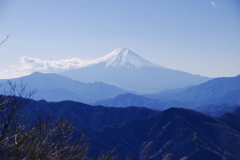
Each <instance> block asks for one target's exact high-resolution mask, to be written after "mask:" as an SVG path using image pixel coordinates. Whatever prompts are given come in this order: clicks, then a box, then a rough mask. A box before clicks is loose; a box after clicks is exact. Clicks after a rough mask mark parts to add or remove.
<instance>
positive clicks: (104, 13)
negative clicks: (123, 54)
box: [0, 0, 240, 79]
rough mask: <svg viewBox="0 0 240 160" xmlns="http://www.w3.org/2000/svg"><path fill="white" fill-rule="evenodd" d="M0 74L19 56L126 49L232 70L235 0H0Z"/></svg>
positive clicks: (237, 27) (200, 69)
mask: <svg viewBox="0 0 240 160" xmlns="http://www.w3.org/2000/svg"><path fill="white" fill-rule="evenodd" d="M9 34H11V36H10V37H9V38H8V39H7V41H5V42H4V43H2V45H1V46H0V57H1V58H0V61H1V63H0V79H3V78H13V77H19V76H22V75H26V74H29V73H30V72H31V71H32V70H33V69H32V68H31V66H24V65H25V64H23V63H20V62H19V61H20V60H21V58H22V57H23V56H24V55H25V56H27V57H29V58H30V60H29V63H31V62H30V61H31V60H32V59H35V58H38V60H49V61H53V60H55V61H57V60H63V59H71V58H73V57H76V58H80V59H83V60H85V59H96V58H99V57H102V56H104V55H106V54H108V53H110V52H111V51H113V50H115V49H117V48H129V49H131V50H132V51H134V52H135V53H137V54H139V55H140V56H142V57H144V58H146V59H147V60H149V61H151V62H153V63H156V64H158V65H160V66H163V67H167V68H171V69H176V70H181V71H186V72H189V73H193V74H199V75H202V76H209V77H222V76H236V75H238V74H240V63H239V61H240V2H239V0H227V1H226V0H213V1H211V0H210V1H209V0H198V1H196V0H181V1H179V0H158V1H157V0H131V1H129V0H128V1H127V0H121V1H120V0H102V1H99V0H1V1H0V41H2V40H4V39H5V38H6V36H7V35H9Z"/></svg>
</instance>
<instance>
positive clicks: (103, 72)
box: [61, 48, 210, 93]
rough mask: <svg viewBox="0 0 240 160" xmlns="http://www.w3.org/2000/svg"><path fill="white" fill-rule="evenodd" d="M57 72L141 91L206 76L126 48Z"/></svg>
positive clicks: (186, 83) (195, 81)
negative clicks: (159, 61) (166, 66)
mask: <svg viewBox="0 0 240 160" xmlns="http://www.w3.org/2000/svg"><path fill="white" fill-rule="evenodd" d="M61 74H62V75H64V76H68V77H71V78H72V79H76V80H80V81H83V82H94V81H100V82H104V83H109V84H115V85H118V86H120V87H121V88H124V89H127V90H133V91H136V92H141V93H149V92H157V91H160V90H166V89H175V88H180V87H186V86H189V85H197V84H200V83H203V82H206V81H207V80H209V79H210V78H207V77H202V76H199V75H193V74H190V73H187V72H182V71H178V70H172V69H168V68H164V67H161V66H158V65H156V64H153V63H151V62H149V61H148V60H146V59H144V58H142V57H141V56H139V55H137V54H136V53H134V52H132V51H131V50H129V49H126V48H124V49H116V50H115V51H113V52H111V53H110V54H108V55H106V56H104V57H101V58H99V59H97V60H95V61H94V62H92V63H91V64H90V65H88V66H85V67H82V68H78V69H74V70H69V71H66V72H63V73H61Z"/></svg>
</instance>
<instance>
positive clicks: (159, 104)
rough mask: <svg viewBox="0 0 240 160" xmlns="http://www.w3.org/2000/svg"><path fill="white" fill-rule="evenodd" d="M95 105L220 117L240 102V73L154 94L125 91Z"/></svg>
mask: <svg viewBox="0 0 240 160" xmlns="http://www.w3.org/2000/svg"><path fill="white" fill-rule="evenodd" d="M93 104H94V105H104V106H115V107H128V106H142V107H148V108H152V109H157V110H164V109H167V108H170V107H180V108H190V109H197V110H198V111H201V112H203V113H206V114H210V115H213V116H221V115H222V114H224V113H226V112H228V111H230V110H231V109H233V108H234V107H236V106H237V105H239V104H240V75H239V76H236V77H228V78H226V77H222V78H216V79H213V80H210V81H208V82H205V83H202V84H200V85H197V86H189V87H186V88H182V89H175V90H166V91H162V92H157V93H155V94H147V95H135V94H130V93H125V94H122V95H118V96H116V97H114V98H111V99H108V100H102V101H98V102H95V103H93ZM223 104H224V106H222V105H223ZM196 107H197V108H196ZM201 107H202V108H201Z"/></svg>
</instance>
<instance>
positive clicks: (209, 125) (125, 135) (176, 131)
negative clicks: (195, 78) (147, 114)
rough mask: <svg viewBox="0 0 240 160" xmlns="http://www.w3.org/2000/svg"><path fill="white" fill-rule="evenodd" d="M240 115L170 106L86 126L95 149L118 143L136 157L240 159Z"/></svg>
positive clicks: (120, 150) (155, 159)
mask: <svg viewBox="0 0 240 160" xmlns="http://www.w3.org/2000/svg"><path fill="white" fill-rule="evenodd" d="M239 118H240V114H236V113H235V114H234V113H227V114H225V115H223V116H222V117H220V118H214V117H211V116H207V115H204V114H201V113H199V112H196V111H192V110H187V109H180V108H170V109H168V110H165V111H164V112H162V113H159V114H157V115H155V116H152V117H151V118H149V119H146V120H138V119H132V120H130V121H127V122H125V123H122V124H115V125H112V126H107V127H104V128H102V129H101V130H100V131H94V130H91V129H85V130H84V133H85V134H86V136H87V137H89V140H90V142H91V144H92V146H93V149H95V150H96V151H97V150H105V151H106V150H107V149H110V148H114V147H116V146H117V152H118V153H119V154H121V155H122V156H126V155H131V156H132V157H133V158H135V159H139V160H145V159H153V160H158V159H166V160H167V159H168V160H178V159H188V160H196V159H211V160H212V159H214V160H215V159H217V160H226V159H233V160H237V159H239V158H240V152H239V150H240V121H239Z"/></svg>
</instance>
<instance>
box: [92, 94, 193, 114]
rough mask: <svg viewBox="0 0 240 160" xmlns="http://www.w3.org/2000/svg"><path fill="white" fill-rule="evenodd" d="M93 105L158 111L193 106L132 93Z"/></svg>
mask: <svg viewBox="0 0 240 160" xmlns="http://www.w3.org/2000/svg"><path fill="white" fill-rule="evenodd" d="M93 105H103V106H108V107H112V106H114V107H129V106H138V107H147V108H151V109H156V110H165V109H167V108H170V107H182V108H191V104H189V103H186V102H185V103H184V102H181V101H175V100H156V99H150V98H147V97H144V96H142V95H135V94H132V93H125V94H121V95H118V96H116V97H114V98H111V99H108V100H103V101H98V102H95V103H93Z"/></svg>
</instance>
